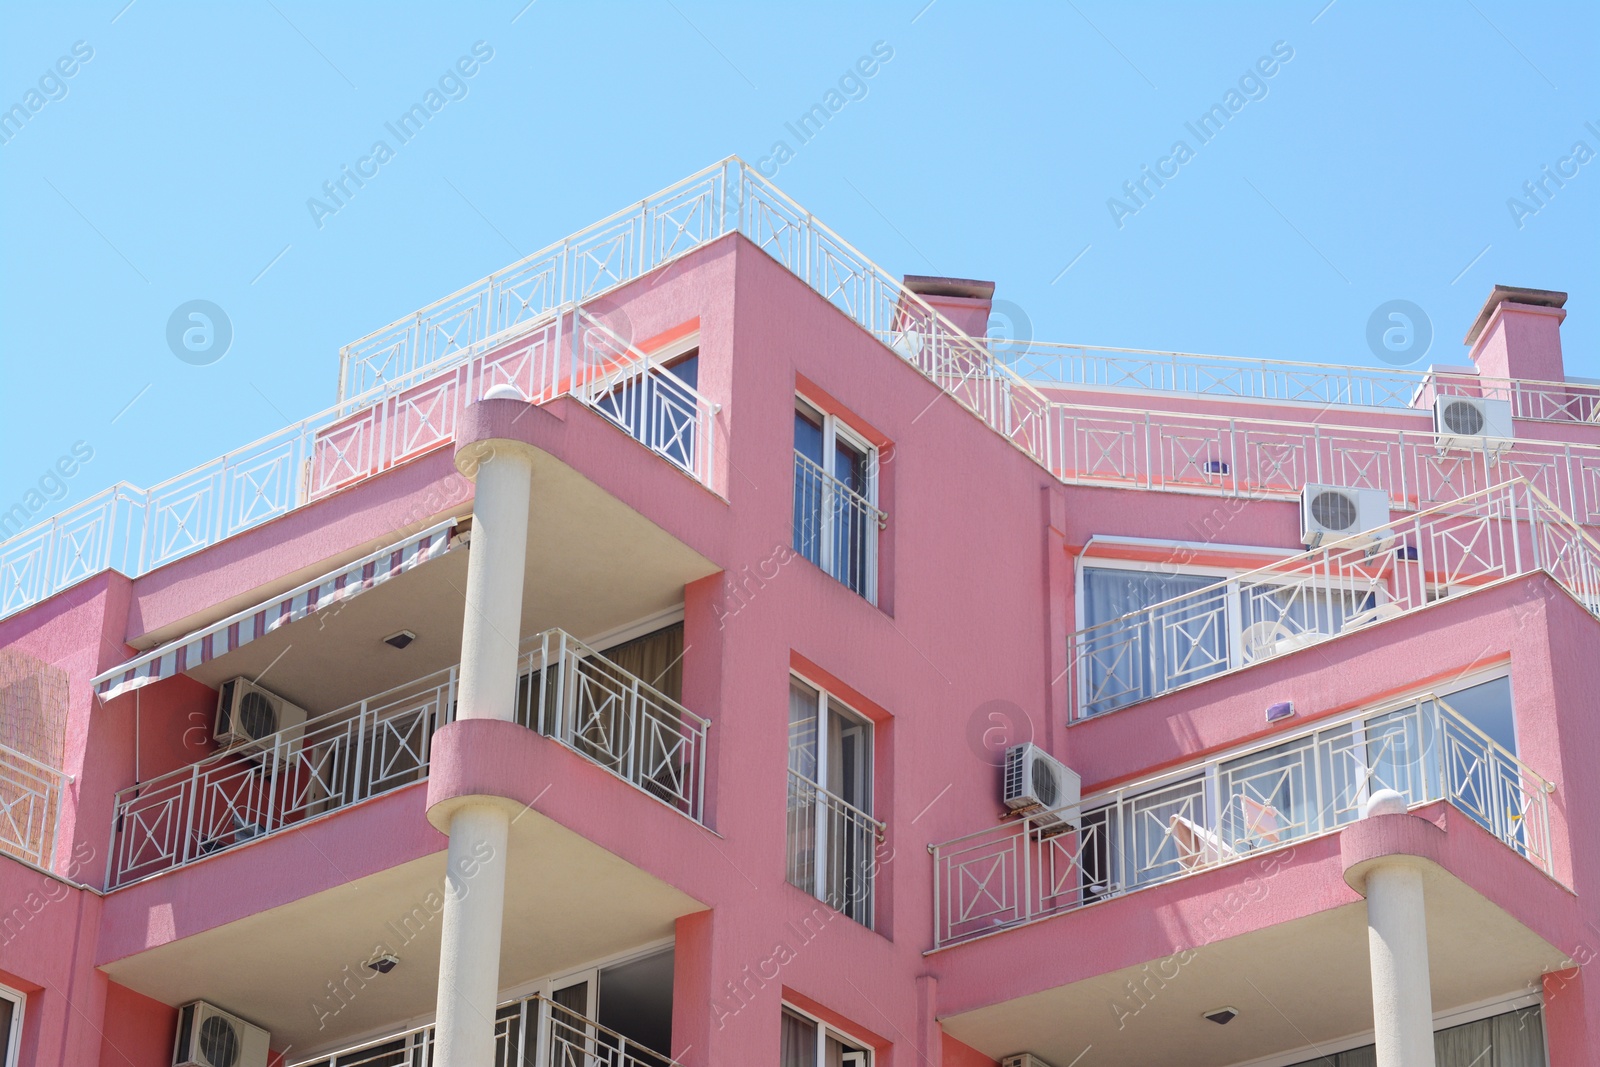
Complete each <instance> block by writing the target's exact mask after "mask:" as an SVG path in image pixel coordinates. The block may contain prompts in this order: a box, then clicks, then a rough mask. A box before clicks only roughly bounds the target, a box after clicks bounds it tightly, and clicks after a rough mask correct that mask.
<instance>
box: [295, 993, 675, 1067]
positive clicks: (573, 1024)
mask: <svg viewBox="0 0 1600 1067" xmlns="http://www.w3.org/2000/svg"><path fill="white" fill-rule="evenodd" d="M433 1032H434V1031H433V1027H432V1026H419V1027H416V1028H414V1029H411V1030H406V1031H402V1032H401V1033H398V1034H395V1035H393V1036H391V1037H384V1038H379V1039H378V1040H376V1041H368V1042H365V1043H363V1044H361V1045H359V1046H357V1047H355V1048H351V1049H347V1050H345V1051H343V1052H339V1053H336V1054H334V1055H332V1056H322V1057H320V1058H317V1059H312V1060H304V1059H302V1060H297V1061H295V1062H294V1064H293V1065H292V1067H435V1064H434V1053H433ZM494 1047H495V1053H494V1062H495V1063H496V1064H497V1065H502V1064H503V1065H506V1067H510V1065H512V1064H515V1065H518V1067H675V1061H674V1060H672V1059H671V1058H670V1057H667V1056H663V1055H662V1054H661V1053H659V1052H656V1051H654V1050H652V1049H649V1048H646V1047H645V1046H643V1045H641V1044H639V1043H638V1042H637V1041H634V1040H632V1039H630V1038H627V1037H624V1036H623V1035H622V1034H619V1033H617V1032H616V1031H615V1030H610V1029H607V1028H606V1027H604V1026H601V1025H600V1024H599V1023H597V1022H595V1021H594V1020H593V1019H589V1018H586V1017H584V1016H583V1015H580V1014H579V1013H577V1012H575V1011H572V1010H571V1009H569V1008H564V1007H562V1006H561V1005H559V1004H557V1003H555V1002H554V1001H552V1000H550V999H549V998H547V997H543V996H531V997H525V998H523V999H522V1000H517V1001H513V1002H512V1003H510V1004H506V1005H504V1006H502V1007H501V1008H500V1009H499V1010H498V1011H497V1012H495V1023H494ZM441 1067H442V1065H441Z"/></svg>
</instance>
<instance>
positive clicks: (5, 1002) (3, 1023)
mask: <svg viewBox="0 0 1600 1067" xmlns="http://www.w3.org/2000/svg"><path fill="white" fill-rule="evenodd" d="M27 999H28V998H27V997H25V996H23V995H22V994H21V993H19V992H17V991H16V990H15V989H11V988H8V987H7V986H0V1067H18V1064H20V1063H21V1062H22V1007H23V1005H24V1004H25V1003H26V1002H27Z"/></svg>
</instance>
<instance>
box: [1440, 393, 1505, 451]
mask: <svg viewBox="0 0 1600 1067" xmlns="http://www.w3.org/2000/svg"><path fill="white" fill-rule="evenodd" d="M1433 432H1434V433H1436V434H1438V435H1439V446H1440V447H1441V448H1487V449H1490V450H1492V451H1495V452H1503V451H1505V450H1506V449H1507V448H1510V447H1511V438H1512V435H1513V431H1512V428H1511V401H1509V400H1485V399H1483V398H1482V397H1476V396H1441V397H1435V398H1434V401H1433Z"/></svg>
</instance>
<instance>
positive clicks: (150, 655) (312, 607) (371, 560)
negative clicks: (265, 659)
mask: <svg viewBox="0 0 1600 1067" xmlns="http://www.w3.org/2000/svg"><path fill="white" fill-rule="evenodd" d="M455 528H456V520H455V519H451V520H449V521H447V522H442V523H439V524H438V525H437V526H434V527H431V528H430V529H427V530H424V531H423V532H422V533H419V534H413V535H412V536H410V537H408V538H406V539H405V540H403V541H400V542H397V543H396V544H392V545H390V546H389V547H388V548H381V549H379V550H378V551H376V552H373V553H371V554H370V555H367V556H363V557H362V558H361V559H358V560H356V561H355V562H354V563H352V564H350V565H349V566H347V567H342V568H340V569H339V570H337V571H334V572H333V573H331V574H327V575H324V576H323V577H321V578H317V579H314V580H312V581H310V582H307V583H305V584H304V585H301V586H297V587H296V588H294V589H291V590H289V591H288V592H287V593H284V594H282V595H280V596H276V597H273V598H272V599H271V600H269V601H267V602H265V603H262V604H257V605H256V606H255V607H251V608H246V609H245V610H244V611H241V612H238V613H236V614H233V615H230V616H228V617H227V618H226V619H223V620H222V621H221V622H217V623H213V624H212V625H210V626H207V627H205V628H204V629H201V630H196V631H195V632H194V633H191V634H186V635H184V636H183V637H180V638H178V639H177V640H176V641H169V642H167V643H166V644H164V645H162V646H160V647H159V648H155V649H152V650H151V651H149V652H146V653H144V654H143V655H141V656H139V657H138V658H137V659H132V660H129V661H128V662H127V663H124V664H122V665H121V666H119V667H114V668H112V669H111V670H109V671H106V672H105V673H104V674H101V675H98V676H97V677H96V678H95V679H94V682H93V684H94V691H95V694H96V695H97V696H98V697H99V698H100V699H101V700H102V701H105V700H112V699H114V698H116V697H119V696H121V695H122V694H124V693H131V692H132V691H133V690H135V689H138V688H140V687H142V686H146V685H149V684H150V683H152V682H159V681H160V680H161V679H163V678H170V677H171V676H172V675H174V674H182V673H183V672H184V671H186V670H190V669H192V668H194V667H198V666H199V665H200V664H202V663H204V662H206V661H207V660H209V659H215V658H216V657H217V656H221V655H223V654H225V653H228V652H232V651H233V650H234V649H236V648H239V647H240V646H241V645H247V644H249V643H250V642H251V641H254V640H255V639H256V638H258V637H263V636H265V635H267V634H269V633H271V632H273V631H274V630H277V629H279V628H280V627H283V626H287V625H288V624H289V623H291V622H295V621H296V620H298V619H303V618H305V617H306V616H307V615H310V614H312V613H313V612H315V611H317V610H318V609H320V608H325V607H327V606H328V605H330V604H338V603H341V602H343V601H346V600H349V599H350V598H351V597H355V596H359V595H361V594H362V593H364V592H366V591H367V590H369V589H372V588H374V587H376V586H378V585H381V584H383V583H384V582H386V581H388V580H389V579H390V578H393V577H395V576H397V575H400V574H404V573H405V572H406V571H408V570H411V569H412V568H413V567H418V566H421V565H422V564H424V563H427V562H428V561H429V560H433V559H438V558H439V557H440V556H442V555H444V554H445V553H446V552H448V551H450V549H451V548H452V547H454V546H455V545H456V544H457V543H458V542H457V541H456V540H455Z"/></svg>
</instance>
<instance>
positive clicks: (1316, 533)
mask: <svg viewBox="0 0 1600 1067" xmlns="http://www.w3.org/2000/svg"><path fill="white" fill-rule="evenodd" d="M1388 525H1389V494H1388V493H1385V492H1384V491H1383V490H1382V489H1346V488H1344V487H1342V486H1337V485H1308V486H1306V487H1305V488H1304V489H1302V490H1300V541H1301V543H1302V544H1304V545H1306V546H1307V547H1308V548H1316V547H1317V546H1318V545H1320V544H1322V542H1324V541H1337V540H1339V539H1341V538H1345V537H1350V536H1352V535H1354V534H1358V533H1363V532H1365V533H1370V534H1371V535H1372V536H1371V537H1370V538H1369V540H1372V541H1380V540H1382V539H1383V538H1385V537H1388V536H1390V531H1389V529H1388Z"/></svg>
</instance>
